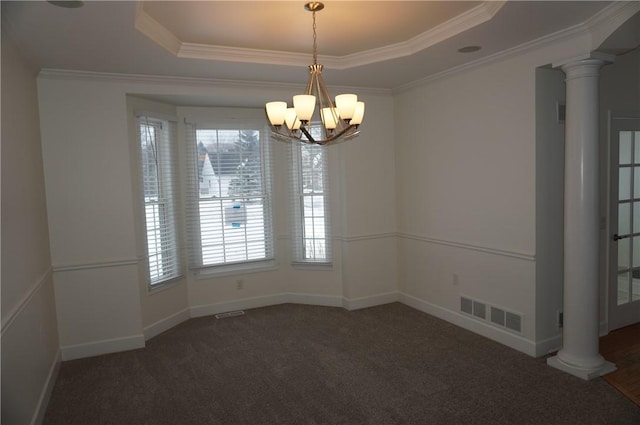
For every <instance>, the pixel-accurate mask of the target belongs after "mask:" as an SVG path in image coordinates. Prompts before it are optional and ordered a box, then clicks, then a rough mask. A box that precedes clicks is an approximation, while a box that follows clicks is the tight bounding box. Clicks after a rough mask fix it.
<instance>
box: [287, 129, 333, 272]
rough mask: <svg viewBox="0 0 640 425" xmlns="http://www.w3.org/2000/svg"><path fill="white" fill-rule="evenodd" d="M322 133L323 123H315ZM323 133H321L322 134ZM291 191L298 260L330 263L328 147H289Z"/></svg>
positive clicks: (294, 253)
mask: <svg viewBox="0 0 640 425" xmlns="http://www.w3.org/2000/svg"><path fill="white" fill-rule="evenodd" d="M311 130H312V136H314V137H315V136H316V135H315V134H313V132H314V131H317V132H318V133H319V130H320V128H319V127H312V129H311ZM318 136H319V134H318ZM289 158H290V173H289V188H290V190H289V193H290V198H291V199H290V205H291V209H292V211H291V214H290V216H291V217H292V218H293V220H292V221H293V229H292V234H293V237H292V248H293V258H294V261H295V262H313V263H330V262H331V261H332V254H331V237H330V225H329V224H330V223H329V205H328V200H329V196H328V195H329V190H328V189H329V184H328V172H327V169H328V155H327V147H326V146H319V145H307V144H302V143H297V144H292V145H290V148H289Z"/></svg>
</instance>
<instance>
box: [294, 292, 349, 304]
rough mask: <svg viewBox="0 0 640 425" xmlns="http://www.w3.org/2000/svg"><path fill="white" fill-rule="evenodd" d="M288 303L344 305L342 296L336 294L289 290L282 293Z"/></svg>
mask: <svg viewBox="0 0 640 425" xmlns="http://www.w3.org/2000/svg"><path fill="white" fill-rule="evenodd" d="M282 295H283V296H284V298H285V299H286V301H285V302H287V303H294V304H308V305H321V306H325V307H342V297H339V296H336V295H320V294H301V293H296V292H288V293H285V294H282Z"/></svg>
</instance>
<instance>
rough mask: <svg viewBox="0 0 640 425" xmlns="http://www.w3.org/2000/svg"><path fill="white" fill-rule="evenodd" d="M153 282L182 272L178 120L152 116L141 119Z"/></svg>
mask: <svg viewBox="0 0 640 425" xmlns="http://www.w3.org/2000/svg"><path fill="white" fill-rule="evenodd" d="M137 124H138V136H139V146H140V169H141V173H142V176H141V177H142V179H141V180H142V194H143V201H144V223H145V230H146V245H147V265H148V272H149V281H150V285H151V286H155V285H158V284H160V283H162V282H166V281H168V280H170V279H174V278H176V277H178V276H179V275H180V261H179V259H180V256H179V252H178V238H177V232H176V219H177V217H176V214H177V211H178V209H177V205H176V200H177V192H176V191H175V190H174V189H175V185H176V172H175V170H176V167H175V159H176V154H175V152H176V146H177V144H176V124H175V123H173V122H170V121H166V120H158V119H154V118H152V117H148V116H139V117H138V120H137Z"/></svg>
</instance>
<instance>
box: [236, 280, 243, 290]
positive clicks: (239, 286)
mask: <svg viewBox="0 0 640 425" xmlns="http://www.w3.org/2000/svg"><path fill="white" fill-rule="evenodd" d="M236 289H237V290H238V291H242V290H243V289H244V280H242V279H238V280H236Z"/></svg>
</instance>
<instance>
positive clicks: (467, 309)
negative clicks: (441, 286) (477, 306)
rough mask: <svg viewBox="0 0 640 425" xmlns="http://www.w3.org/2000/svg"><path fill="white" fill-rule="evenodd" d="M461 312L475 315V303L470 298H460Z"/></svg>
mask: <svg viewBox="0 0 640 425" xmlns="http://www.w3.org/2000/svg"><path fill="white" fill-rule="evenodd" d="M460 311H462V312H463V313H467V314H473V301H471V300H470V299H469V298H465V297H460Z"/></svg>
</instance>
